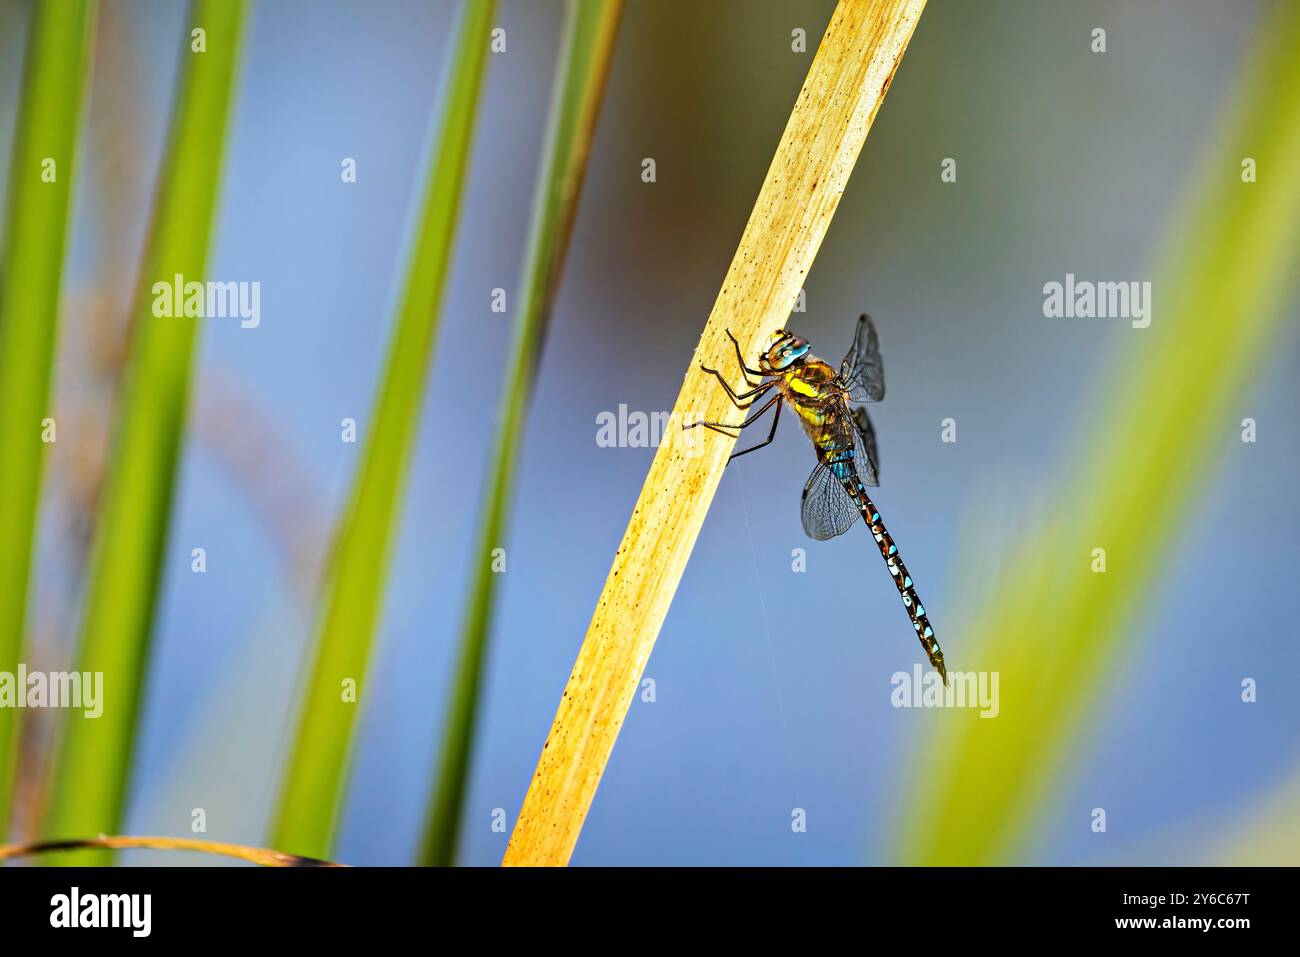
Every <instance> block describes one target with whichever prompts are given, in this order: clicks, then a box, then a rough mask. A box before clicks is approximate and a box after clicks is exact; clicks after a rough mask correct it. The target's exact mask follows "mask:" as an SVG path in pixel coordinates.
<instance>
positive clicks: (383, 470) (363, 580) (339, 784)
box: [270, 0, 496, 857]
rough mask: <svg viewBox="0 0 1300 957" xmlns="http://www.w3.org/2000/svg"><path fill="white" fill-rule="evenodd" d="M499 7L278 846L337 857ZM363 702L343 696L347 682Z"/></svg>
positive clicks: (380, 399) (427, 218)
mask: <svg viewBox="0 0 1300 957" xmlns="http://www.w3.org/2000/svg"><path fill="white" fill-rule="evenodd" d="M495 9H496V2H495V0H468V2H466V3H465V5H464V7H463V8H462V10H461V14H460V23H459V27H458V28H457V31H456V33H455V35H454V39H453V41H452V46H451V53H450V69H449V72H448V73H447V75H446V77H445V78H444V81H443V84H442V98H443V99H442V111H441V116H440V118H439V119H438V123H437V126H436V127H435V128H434V131H433V132H434V139H433V141H432V142H433V152H432V154H431V156H430V159H429V165H428V170H427V177H428V178H427V181H426V185H425V190H424V197H423V201H422V203H421V207H420V208H421V210H422V213H421V218H420V220H419V225H418V231H417V233H416V234H415V237H414V245H413V246H412V248H411V253H410V258H409V260H408V262H407V268H406V278H405V280H404V283H403V293H402V299H401V303H400V305H399V307H398V312H397V322H396V327H395V329H394V332H393V338H392V340H391V342H390V345H389V352H388V361H387V366H386V368H385V371H384V376H383V378H382V379H381V380H380V383H379V388H378V392H377V394H376V397H375V405H374V409H373V412H372V417H371V422H372V423H373V424H372V427H371V429H370V431H369V433H368V435H367V439H366V443H365V452H364V455H363V458H362V462H361V467H360V469H359V470H358V472H357V474H356V477H355V480H354V482H353V487H352V498H351V502H350V504H349V506H348V509H347V512H346V513H345V517H344V518H343V520H342V523H341V525H340V527H339V531H338V539H337V541H336V543H335V548H334V553H333V558H332V563H331V567H330V569H329V577H328V581H327V582H326V585H325V591H324V596H323V600H322V607H323V609H324V614H323V617H322V620H321V624H320V630H319V634H318V637H317V643H316V646H315V662H314V664H313V666H312V670H311V678H310V681H309V683H308V685H307V686H306V689H305V700H304V704H303V708H302V712H301V717H300V719H299V723H298V733H297V736H296V738H295V741H294V744H293V746H292V751H291V754H290V759H289V766H288V770H287V772H286V775H285V778H284V781H283V784H282V790H281V794H280V801H279V805H278V807H277V809H276V811H275V816H274V819H273V820H272V823H271V836H270V844H271V846H272V847H274V848H276V849H277V850H281V851H287V852H290V853H293V854H301V855H304V856H308V857H326V856H328V855H329V853H330V849H331V846H332V844H333V838H334V832H335V830H336V826H337V819H338V812H339V808H340V806H341V805H342V802H343V793H344V787H345V783H346V771H347V765H348V758H349V751H350V749H351V742H352V734H353V726H354V724H355V722H356V714H357V703H356V702H357V701H359V700H361V698H362V695H361V693H360V692H361V689H362V686H363V682H364V679H365V677H366V669H367V664H368V662H369V660H370V650H371V647H372V646H373V645H374V638H375V630H376V627H377V625H378V622H379V616H380V610H381V607H382V604H383V595H384V583H385V579H386V577H387V570H388V560H389V553H390V550H391V545H392V538H393V527H394V523H395V521H396V518H397V515H398V513H399V511H400V508H401V503H402V498H403V493H404V489H405V484H406V475H407V468H408V464H409V461H410V457H411V449H412V446H413V445H414V441H415V434H416V431H417V428H418V426H419V419H420V407H421V403H422V401H423V398H424V384H425V379H426V378H427V375H428V371H429V364H430V362H431V361H432V357H433V345H434V338H435V335H436V333H437V331H438V318H439V308H440V304H441V301H442V293H443V288H444V286H445V285H446V279H447V273H448V268H449V265H450V263H451V255H452V243H453V240H454V238H455V234H456V219H457V214H458V212H459V210H460V201H461V193H462V192H463V187H464V183H465V179H466V173H467V169H468V162H469V153H470V142H471V139H472V136H473V131H474V118H475V114H476V112H477V110H478V101H479V91H480V89H481V87H482V83H483V72H484V63H485V61H486V59H487V54H488V41H489V34H490V31H491V27H492V17H493V14H494V12H495ZM347 681H351V682H353V687H354V688H355V689H356V690H357V695H356V696H355V697H353V698H352V700H348V699H347V698H345V696H344V682H347Z"/></svg>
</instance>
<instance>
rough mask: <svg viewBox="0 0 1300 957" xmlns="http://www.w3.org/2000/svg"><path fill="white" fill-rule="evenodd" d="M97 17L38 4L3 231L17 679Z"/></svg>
mask: <svg viewBox="0 0 1300 957" xmlns="http://www.w3.org/2000/svg"><path fill="white" fill-rule="evenodd" d="M94 15H95V4H94V2H93V0H51V2H49V3H41V4H37V5H36V6H35V7H33V8H32V14H31V18H32V19H31V26H30V30H29V33H28V39H27V53H26V64H25V66H24V74H23V87H22V98H21V101H20V103H19V107H18V128H17V134H16V136H15V137H14V146H13V160H12V165H11V166H10V169H9V193H8V203H7V210H6V215H5V224H4V233H3V236H0V243H3V246H4V252H3V257H2V258H0V429H2V430H3V431H0V502H3V503H4V511H5V521H4V525H3V526H2V527H0V582H3V585H2V586H0V672H9V673H11V674H12V673H13V672H14V671H15V670H16V668H17V666H18V663H19V659H20V658H21V656H22V653H23V634H24V627H25V624H26V616H27V589H28V586H29V584H30V582H31V573H32V554H33V549H34V539H35V535H36V518H37V510H38V508H39V505H40V498H41V472H42V466H43V463H44V458H45V445H46V443H45V442H44V441H42V437H43V433H45V431H46V430H45V427H44V426H43V425H42V422H43V420H44V419H46V418H52V417H53V410H52V409H51V408H50V407H49V402H50V380H51V378H52V375H53V368H54V356H55V340H56V337H57V333H58V317H59V286H60V282H61V280H62V277H63V255H64V249H65V248H66V246H67V237H68V218H69V210H70V208H71V205H72V184H73V181H74V179H75V177H74V175H73V164H74V160H75V159H76V152H77V131H78V128H79V126H80V122H81V104H82V93H83V91H84V89H85V86H86V72H87V69H88V64H89V60H90V43H91V37H92V36H93V33H94V29H93V25H94V20H95V16H94ZM51 163H52V164H53V165H52V166H51V165H49V164H51ZM55 429H57V423H55ZM53 435H54V437H55V438H56V439H57V431H56V432H54V434H53ZM17 738H18V712H17V711H15V710H14V709H12V708H0V839H2V838H3V835H4V833H5V823H6V821H7V820H8V808H9V795H10V790H11V788H12V783H13V771H14V761H15V759H16V755H15V747H16V745H17Z"/></svg>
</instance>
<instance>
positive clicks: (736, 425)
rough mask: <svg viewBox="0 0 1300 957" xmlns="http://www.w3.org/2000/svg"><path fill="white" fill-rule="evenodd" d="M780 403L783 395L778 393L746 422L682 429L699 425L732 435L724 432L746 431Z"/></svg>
mask: <svg viewBox="0 0 1300 957" xmlns="http://www.w3.org/2000/svg"><path fill="white" fill-rule="evenodd" d="M780 401H781V393H779V392H778V393H777V394H776V395H774V396H772V398H770V399H768V400H767V401H766V402H764V403H763V407H762V408H760V409H759V410H758V411H757V412H755V413H754V414H753V415H751V416H750V417H749V418H748V419H746V420H745V421H744V422H738V423H732V422H691V423H689V424H688V425H683V426H682V428H683V429H693V428H695V426H697V425H702V426H704V427H705V428H709V429H712V430H713V431H714V432H722V434H723V435H731V433H730V432H726V431H724V430H725V429H745V428H748V427H749V426H751V425H753V424H754V423H755V422H757V421H758V419H759V418H760V417H762V415H763V413H764V412H766V411H767V410H768V409H770V408H772V406H773V405H775V404H776V403H778V402H780ZM731 437H732V438H733V439H734V438H736V436H734V435H732V436H731Z"/></svg>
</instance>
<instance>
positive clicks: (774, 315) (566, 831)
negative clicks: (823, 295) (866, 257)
mask: <svg viewBox="0 0 1300 957" xmlns="http://www.w3.org/2000/svg"><path fill="white" fill-rule="evenodd" d="M924 6H925V0H841V2H840V4H839V5H838V6H837V7H836V8H835V12H834V14H833V15H832V17H831V22H830V25H829V26H828V27H827V29H826V35H825V36H824V37H823V38H822V42H821V46H820V47H819V48H818V50H817V55H816V56H815V57H814V59H813V62H812V66H811V68H810V69H809V71H808V76H807V78H806V79H805V80H804V85H803V89H802V90H800V92H799V98H798V100H797V101H796V103H795V106H794V110H793V112H792V113H791V114H790V120H789V122H788V123H787V125H786V128H785V133H784V134H783V135H782V137H781V142H780V144H779V145H778V146H777V150H776V155H775V157H774V158H773V160H772V165H771V166H770V167H769V169H768V172H767V177H766V179H764V181H763V187H762V189H761V190H760V192H759V194H758V200H757V201H756V202H755V204H754V210H753V212H752V213H751V214H750V217H749V222H748V223H747V224H746V226H745V232H744V234H743V235H742V236H741V239H740V245H739V247H738V248H737V250H736V255H735V258H734V259H733V260H732V262H731V266H730V268H729V269H728V270H727V275H726V278H725V279H724V280H723V283H722V291H721V292H720V293H719V294H718V298H717V301H716V302H715V303H714V306H713V311H712V312H711V313H710V314H709V320H708V322H707V324H706V325H705V327H704V333H703V335H702V336H701V337H700V342H699V345H698V346H697V347H696V350H695V355H694V356H693V357H692V359H691V363H690V366H689V368H688V370H687V373H686V381H685V383H684V384H683V386H682V391H681V393H680V394H679V395H678V397H677V403H676V405H675V407H674V409H673V419H672V421H673V422H674V423H679V424H680V423H682V422H689V421H693V420H694V419H696V418H700V417H704V418H708V419H713V420H717V419H722V418H725V417H727V416H729V415H731V414H734V412H735V409H734V408H732V407H731V405H729V404H728V403H727V401H726V399H725V398H724V396H723V393H722V390H721V389H719V388H718V384H717V382H716V381H715V380H714V379H713V378H712V377H711V376H708V375H706V374H705V373H703V372H701V371H700V364H701V363H704V364H706V365H715V364H717V363H718V362H723V361H724V360H726V361H727V362H730V361H731V360H729V359H728V357H729V356H731V355H732V346H731V343H730V341H729V340H728V339H727V336H726V330H727V329H730V330H731V331H732V332H734V333H735V334H736V336H737V338H738V339H739V340H740V344H741V348H742V349H743V350H744V352H745V354H746V355H747V356H749V357H753V356H756V355H757V354H758V352H759V347H760V344H762V343H765V342H766V341H767V338H768V337H769V336H770V335H771V333H772V332H773V331H774V330H776V329H778V328H780V327H781V325H782V324H783V323H784V322H785V320H786V317H787V316H788V315H789V314H790V310H791V309H792V308H793V306H794V301H795V297H796V296H797V295H798V292H799V289H800V287H801V286H802V285H803V283H804V277H805V276H807V274H808V270H809V267H810V266H811V265H812V261H813V258H814V257H815V256H816V254H817V249H818V247H819V246H820V245H821V241H822V237H823V236H825V234H826V229H827V227H828V226H829V225H830V221H831V217H832V216H833V215H834V214H835V208H836V206H838V205H839V200H840V195H841V194H842V193H843V191H844V187H845V184H846V183H847V181H848V178H849V174H850V172H852V170H853V165H854V163H855V162H856V160H857V157H858V152H859V151H860V150H861V148H862V143H863V141H864V140H865V139H866V136H867V131H868V130H869V129H870V128H871V123H872V121H873V120H874V119H875V116H876V111H877V110H879V109H880V104H881V102H882V101H883V100H884V97H885V92H886V91H887V90H888V89H889V84H890V82H891V81H892V80H893V77H894V71H895V70H896V69H897V68H898V63H899V61H900V60H901V58H902V56H903V51H904V50H906V49H907V44H908V41H909V40H910V38H911V36H912V31H913V30H914V29H915V27H916V23H917V20H918V18H919V17H920V15H921V10H922V8H923V7H924ZM698 445H702V449H701V448H700V447H698ZM733 445H734V442H733V441H728V439H727V438H726V437H724V436H722V435H719V434H716V433H709V434H708V436H707V441H704V442H702V443H698V444H697V447H695V448H691V447H688V446H687V445H686V444H685V443H683V442H680V441H677V442H673V441H669V442H665V443H664V444H663V445H661V446H660V448H659V450H658V452H657V453H656V455H655V458H654V462H653V463H652V464H651V466H650V472H649V474H648V475H647V476H646V481H645V485H644V486H643V487H642V489H641V495H640V497H639V498H638V499H637V503H636V507H635V509H634V510H633V512H632V518H631V521H630V522H629V523H628V527H627V531H626V532H625V533H624V535H623V542H622V544H621V545H620V546H619V549H618V553H617V554H616V555H615V557H614V565H613V568H611V570H610V573H609V577H608V579H606V581H605V588H604V590H603V591H602V592H601V596H600V600H599V601H598V602H597V605H596V611H595V614H594V615H593V617H592V620H591V625H590V627H589V628H588V630H587V637H586V639H585V640H584V641H583V644H582V649H581V650H580V651H579V653H578V659H577V662H576V663H575V664H574V666H573V672H572V674H571V675H570V677H569V682H568V686H567V687H566V688H565V691H564V696H563V698H562V699H561V701H560V707H559V710H558V712H557V713H556V716H555V721H554V723H553V725H552V727H551V731H550V734H549V735H548V736H547V739H546V744H545V745H544V746H543V749H542V754H541V758H540V759H539V761H538V764H537V770H536V772H535V773H534V775H533V780H532V783H531V785H530V786H529V788H528V794H527V795H526V797H525V798H524V804H523V807H522V808H521V809H520V812H519V820H518V822H517V823H516V825H515V830H514V833H513V834H512V835H511V838H510V844H509V846H508V847H507V848H506V853H505V859H504V860H503V861H502V863H503V864H505V865H507V866H509V865H525V866H527V865H564V864H567V863H568V860H569V856H570V855H571V854H572V853H573V848H574V845H575V844H576V843H577V840H578V834H579V832H580V831H581V829H582V823H583V821H584V820H585V819H586V816H587V811H588V809H589V808H590V806H591V801H592V799H593V797H594V796H595V793H596V787H597V785H598V784H599V783H600V777H601V774H602V773H603V772H604V769H605V765H606V763H607V762H608V760H609V756H610V753H611V752H612V751H613V748H614V741H615V739H616V738H617V737H618V732H619V729H620V728H621V727H622V724H623V719H624V718H625V717H626V715H627V710H628V708H629V707H630V705H631V702H632V698H633V695H634V694H635V693H636V689H637V686H638V683H639V681H640V678H641V674H642V672H643V670H644V669H645V665H646V662H647V661H648V660H649V658H650V652H651V650H652V649H653V648H654V643H655V638H656V637H657V636H658V634H659V628H660V626H661V625H662V624H663V620H664V617H665V615H667V613H668V606H669V604H670V603H671V602H672V598H673V593H674V592H675V591H676V590H677V584H678V582H679V581H680V580H681V576H682V572H683V571H684V570H685V568H686V561H687V559H688V558H689V557H690V554H691V549H692V548H693V547H694V545H695V539H696V536H697V535H698V534H699V532H700V528H701V526H702V525H703V524H704V516H705V513H706V512H707V511H708V509H709V503H710V502H711V501H712V500H713V495H714V493H715V491H716V490H717V487H718V483H719V481H721V479H722V470H723V468H724V467H725V466H726V464H727V457H728V456H729V455H730V454H731V451H732V448H733Z"/></svg>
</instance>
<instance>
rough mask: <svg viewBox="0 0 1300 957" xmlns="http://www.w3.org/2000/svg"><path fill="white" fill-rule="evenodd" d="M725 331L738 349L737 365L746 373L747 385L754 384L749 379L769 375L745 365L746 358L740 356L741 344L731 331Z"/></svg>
mask: <svg viewBox="0 0 1300 957" xmlns="http://www.w3.org/2000/svg"><path fill="white" fill-rule="evenodd" d="M723 331H724V332H726V334H727V338H728V339H730V340H731V344H732V345H733V346H735V347H736V365H738V366H740V371H741V372H743V373H745V385H753V384H754V383H752V382H750V381H749V377H750V376H752V375H756V376H758V377H759V378H760V379H761V378H763V376H765V375H767V373H766V372H761V371H759V370H758V369H751V368H750V367H749V366H747V365H745V357H744V356H742V355H741V354H740V342H739V341H738V340H737V339H736V337H735V336H733V335H732V334H731V330H730V329H725V330H723Z"/></svg>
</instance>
